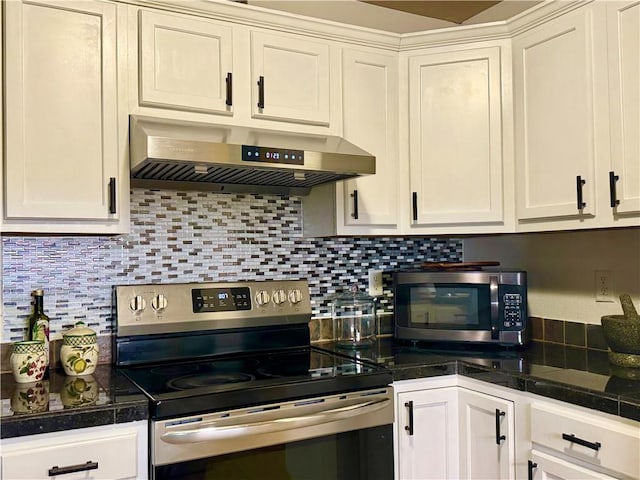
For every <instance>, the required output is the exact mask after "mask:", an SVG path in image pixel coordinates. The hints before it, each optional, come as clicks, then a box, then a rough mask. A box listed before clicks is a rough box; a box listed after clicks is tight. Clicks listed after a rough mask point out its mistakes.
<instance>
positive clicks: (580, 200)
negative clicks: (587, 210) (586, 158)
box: [576, 175, 587, 210]
mask: <svg viewBox="0 0 640 480" xmlns="http://www.w3.org/2000/svg"><path fill="white" fill-rule="evenodd" d="M585 183H587V182H586V180H583V179H582V177H581V176H580V175H578V176H577V177H576V198H577V200H578V202H577V203H578V205H577V206H578V210H582V209H584V207H586V206H587V204H586V202H584V201H583V198H582V187H583V186H584V184H585Z"/></svg>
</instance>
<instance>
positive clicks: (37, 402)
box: [0, 365, 149, 438]
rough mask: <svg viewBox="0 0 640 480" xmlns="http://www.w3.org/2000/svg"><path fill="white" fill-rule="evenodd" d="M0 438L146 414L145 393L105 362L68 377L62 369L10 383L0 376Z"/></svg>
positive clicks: (10, 378)
mask: <svg viewBox="0 0 640 480" xmlns="http://www.w3.org/2000/svg"><path fill="white" fill-rule="evenodd" d="M0 394H1V397H0V398H1V400H2V410H1V413H2V416H1V417H0V438H11V437H19V436H23V435H33V434H37V433H48V432H55V431H61V430H72V429H76V428H85V427H95V426H99V425H109V424H114V423H126V422H132V421H135V420H146V419H147V418H148V416H149V404H148V399H147V398H146V397H145V396H144V395H143V394H141V393H140V392H139V391H138V390H137V389H136V387H135V386H134V385H132V384H131V382H129V380H127V379H126V378H125V377H124V376H122V375H121V374H119V373H118V372H117V370H115V369H114V368H113V367H111V366H110V365H99V366H98V367H97V368H96V371H95V373H94V374H93V375H87V376H82V377H68V376H66V375H65V373H64V371H63V370H53V371H50V372H49V376H48V378H47V379H45V380H43V381H41V382H36V383H35V384H34V383H30V384H20V383H16V382H15V381H14V379H13V375H12V374H11V373H5V374H2V375H1V376H0Z"/></svg>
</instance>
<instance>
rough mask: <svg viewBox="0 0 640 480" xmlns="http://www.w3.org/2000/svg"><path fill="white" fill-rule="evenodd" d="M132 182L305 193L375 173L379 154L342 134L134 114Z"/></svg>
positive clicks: (185, 188) (185, 187)
mask: <svg viewBox="0 0 640 480" xmlns="http://www.w3.org/2000/svg"><path fill="white" fill-rule="evenodd" d="M129 133H130V155H131V185H132V186H140V187H147V188H168V189H180V190H208V191H216V192H241V193H275V194H283V195H307V194H308V193H309V191H310V190H311V188H312V187H315V186H316V185H321V184H324V183H331V182H337V181H339V180H344V179H347V178H352V177H356V176H360V175H367V174H373V173H375V157H374V156H372V155H370V154H368V153H367V152H365V151H364V150H361V149H360V148H358V147H356V146H355V145H353V144H351V143H349V142H347V141H346V140H344V139H342V138H340V137H333V136H324V135H310V134H294V133H286V132H279V131H275V130H262V129H254V128H245V127H238V126H227V125H210V124H203V123H192V122H180V121H177V120H164V119H157V118H150V117H140V116H131V117H130V132H129Z"/></svg>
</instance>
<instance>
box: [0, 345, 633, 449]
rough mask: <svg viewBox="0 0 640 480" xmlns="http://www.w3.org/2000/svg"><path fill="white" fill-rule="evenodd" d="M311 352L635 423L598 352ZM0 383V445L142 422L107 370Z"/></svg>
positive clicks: (381, 348)
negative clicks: (450, 378) (455, 377)
mask: <svg viewBox="0 0 640 480" xmlns="http://www.w3.org/2000/svg"><path fill="white" fill-rule="evenodd" d="M316 346H317V347H319V348H323V349H326V350H330V351H334V352H339V353H341V354H345V355H350V356H353V355H356V356H358V357H360V358H361V359H362V360H366V361H369V362H374V363H376V364H379V365H382V366H384V367H386V368H388V369H390V370H391V372H392V374H393V379H394V381H399V380H408V379H415V378H426V377H434V376H441V375H450V374H459V375H463V376H466V377H470V378H476V379H478V380H482V381H485V382H488V383H492V384H496V385H501V386H505V387H508V388H512V389H514V390H519V391H523V392H530V393H535V394H538V395H541V396H544V397H549V398H555V399H557V400H562V401H565V402H568V403H572V404H575V405H581V406H583V407H587V408H592V409H595V410H599V411H602V412H606V413H610V414H613V415H618V416H621V417H625V418H629V419H632V420H637V421H640V369H624V368H619V367H615V366H613V365H611V364H610V363H609V360H608V358H607V353H606V352H604V351H598V350H588V349H584V348H575V347H570V346H563V345H556V344H551V343H539V342H533V343H532V344H531V345H530V346H529V347H528V348H526V349H511V350H502V349H501V350H496V349H492V350H487V349H471V348H469V347H467V348H451V349H448V350H445V349H441V348H434V347H432V346H428V345H421V344H417V345H413V344H411V343H403V342H399V341H397V340H395V339H393V338H381V339H379V340H378V341H377V342H376V344H375V345H374V346H373V347H371V348H364V349H360V350H345V349H340V348H337V347H336V346H335V345H334V344H333V343H330V342H329V343H321V344H316ZM0 382H1V383H0V386H1V389H0V391H1V395H2V396H1V398H2V417H1V418H0V438H11V437H17V436H22V435H32V434H36V433H46V432H53V431H60V430H70V429H75V428H84V427H90V426H98V425H107V424H113V423H124V422H130V421H134V420H145V419H147V418H148V402H147V399H146V397H145V396H144V395H142V394H141V393H139V392H138V391H137V390H136V388H135V387H134V386H133V385H132V384H131V383H130V382H129V381H128V380H127V379H126V378H125V377H123V376H122V375H121V374H119V373H118V371H117V370H116V369H114V368H113V367H111V366H109V365H101V366H99V367H98V368H97V370H96V372H95V374H94V375H92V376H89V377H67V376H66V375H65V374H64V372H63V371H61V370H55V371H52V372H50V374H49V378H48V380H47V381H45V382H43V384H42V385H41V386H40V387H38V388H37V389H34V387H33V386H31V387H30V388H32V390H33V391H31V392H29V391H28V388H26V391H25V388H24V387H23V386H21V385H20V384H16V383H15V382H14V380H13V376H12V375H11V374H3V375H2V376H1V378H0Z"/></svg>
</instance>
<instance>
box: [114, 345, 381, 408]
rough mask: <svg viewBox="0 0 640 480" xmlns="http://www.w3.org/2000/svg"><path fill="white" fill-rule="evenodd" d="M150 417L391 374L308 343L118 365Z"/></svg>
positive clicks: (336, 388)
mask: <svg viewBox="0 0 640 480" xmlns="http://www.w3.org/2000/svg"><path fill="white" fill-rule="evenodd" d="M120 370H121V371H122V372H123V373H124V374H125V375H126V376H128V377H129V378H130V379H131V380H132V381H133V382H134V383H135V384H136V385H137V386H138V387H139V388H140V389H141V390H142V391H144V392H145V394H146V395H147V396H148V397H149V398H150V400H151V410H152V411H151V414H152V416H154V417H155V418H159V417H166V416H175V415H187V414H197V413H199V412H201V411H202V412H204V411H213V410H217V409H222V408H229V407H241V406H246V405H252V404H258V403H265V402H268V401H284V400H287V399H296V398H303V397H306V396H310V395H323V394H330V393H339V392H342V391H351V390H357V389H364V388H376V387H380V386H385V385H387V384H388V383H390V382H391V375H390V374H389V373H388V372H387V371H386V370H384V369H382V368H381V367H377V366H375V365H369V364H364V363H360V362H358V361H357V360H355V359H352V358H346V357H342V356H338V355H335V354H333V353H331V352H328V351H324V350H320V349H316V348H314V347H302V348H297V349H293V350H282V351H271V352H266V353H250V354H242V355H233V356H221V357H209V358H204V359H198V360H191V361H185V362H181V363H171V364H156V365H138V366H132V367H128V368H122V369H120Z"/></svg>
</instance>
